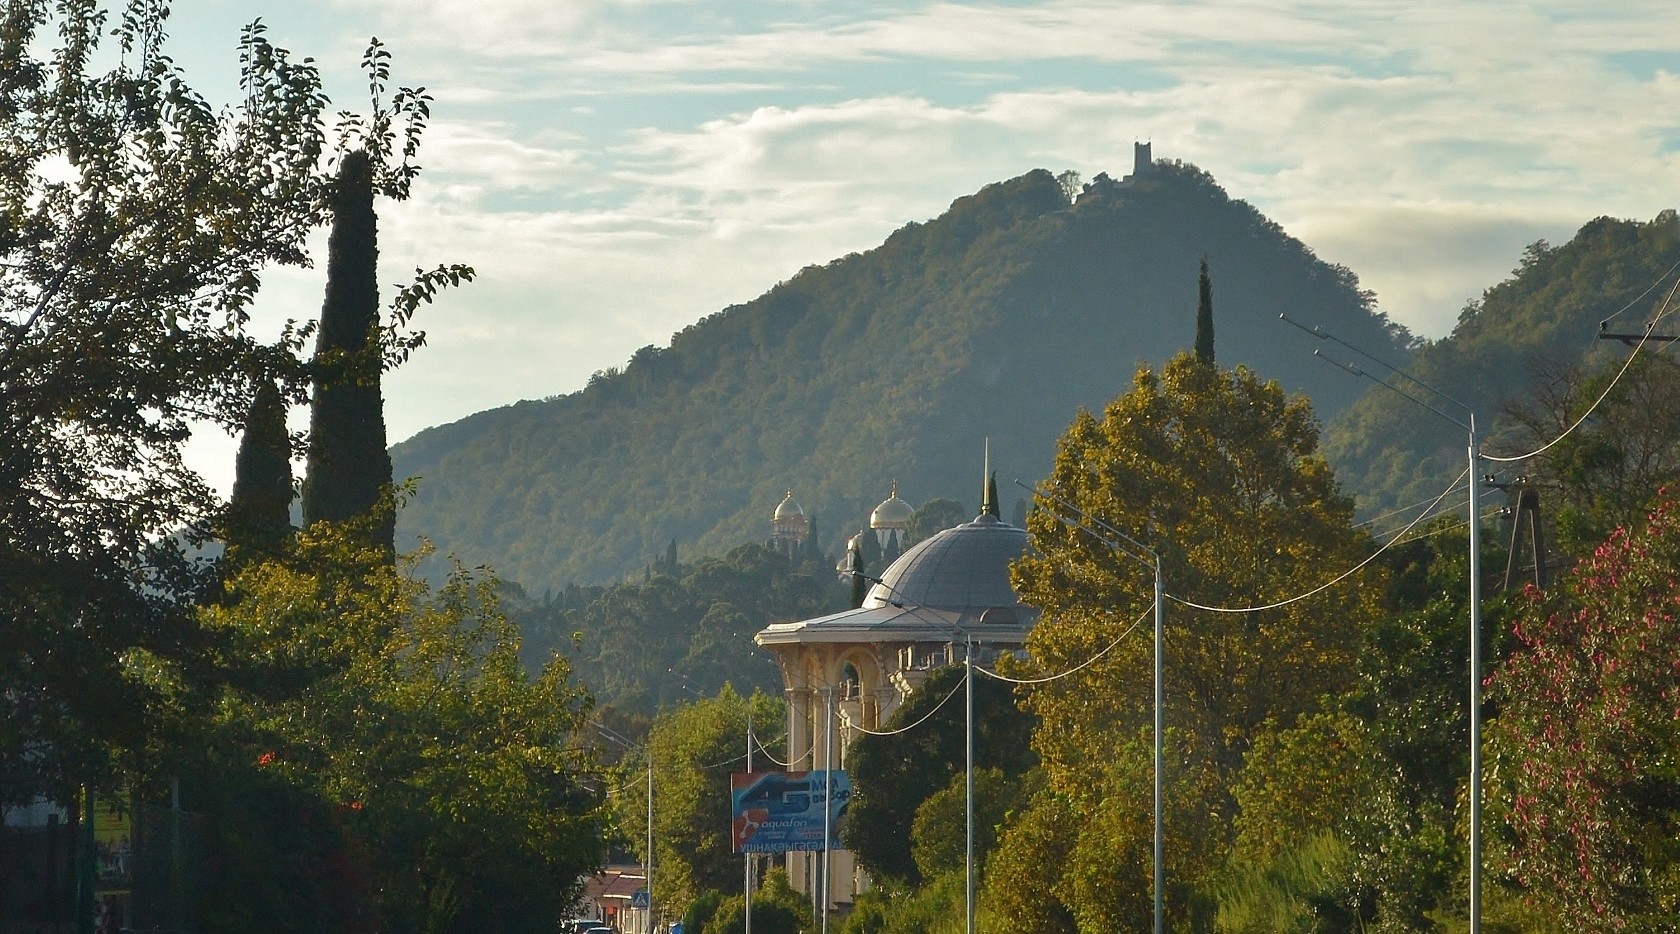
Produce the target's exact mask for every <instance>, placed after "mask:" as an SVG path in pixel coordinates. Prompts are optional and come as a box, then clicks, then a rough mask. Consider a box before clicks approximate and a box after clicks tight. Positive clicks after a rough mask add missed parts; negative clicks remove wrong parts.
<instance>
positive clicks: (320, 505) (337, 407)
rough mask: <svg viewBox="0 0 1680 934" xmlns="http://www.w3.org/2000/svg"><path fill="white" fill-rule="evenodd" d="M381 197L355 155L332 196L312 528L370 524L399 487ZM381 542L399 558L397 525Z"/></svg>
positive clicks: (317, 367)
mask: <svg viewBox="0 0 1680 934" xmlns="http://www.w3.org/2000/svg"><path fill="white" fill-rule="evenodd" d="M373 190H374V167H373V160H372V159H371V158H370V157H369V155H368V153H367V152H366V151H364V150H356V151H354V152H350V153H346V154H345V156H344V157H343V159H342V161H341V162H340V163H339V170H338V180H337V184H336V185H335V186H334V188H333V192H332V214H333V225H332V236H331V237H330V238H329V239H328V241H327V298H326V301H325V303H324V304H323V305H322V306H321V329H320V333H319V335H318V337H317V340H316V344H315V359H314V362H313V364H312V368H311V369H312V374H311V375H312V383H313V398H312V399H311V402H310V411H309V459H308V464H307V473H306V475H305V477H304V481H303V519H304V521H305V522H307V523H313V522H320V521H323V520H324V521H330V522H343V521H344V520H346V519H350V518H353V517H355V516H360V515H363V514H365V513H367V512H369V511H370V510H371V509H372V508H373V506H374V504H375V503H377V502H378V501H379V497H380V496H381V495H382V491H383V490H385V489H387V488H389V487H390V485H391V456H390V454H389V453H388V452H387V451H386V450H385V400H384V395H383V393H382V392H381V389H380V379H379V377H380V371H381V369H382V362H383V361H382V359H381V347H380V341H379V331H378V327H379V247H378V227H379V222H378V219H377V218H376V217H375V215H374V210H373ZM372 533H373V536H374V538H373V542H374V544H377V545H381V546H383V547H385V548H386V549H387V550H390V551H392V552H393V553H395V548H396V543H395V535H396V530H395V525H394V521H393V524H392V525H391V526H390V527H388V528H387V527H383V526H381V527H378V528H375V529H373V530H372Z"/></svg>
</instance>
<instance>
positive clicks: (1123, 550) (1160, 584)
mask: <svg viewBox="0 0 1680 934" xmlns="http://www.w3.org/2000/svg"><path fill="white" fill-rule="evenodd" d="M1015 485H1016V486H1019V487H1021V488H1022V489H1024V490H1026V491H1028V492H1029V493H1032V494H1033V495H1034V496H1041V497H1043V498H1045V499H1047V500H1050V501H1051V502H1053V503H1055V504H1057V505H1058V506H1061V507H1062V508H1063V509H1067V510H1069V511H1071V512H1073V513H1075V514H1077V515H1078V516H1079V517H1080V519H1083V520H1088V521H1090V522H1093V523H1095V524H1097V525H1099V526H1101V527H1102V528H1103V529H1104V530H1105V531H1107V532H1108V533H1109V534H1110V535H1113V536H1115V537H1114V538H1110V537H1108V536H1107V535H1103V534H1101V533H1099V532H1097V531H1096V530H1095V529H1093V528H1091V527H1090V526H1088V525H1086V524H1085V523H1084V522H1082V521H1077V520H1071V519H1068V518H1067V517H1065V516H1062V515H1059V514H1058V515H1057V516H1056V521H1057V522H1060V523H1062V524H1063V525H1065V526H1068V527H1069V528H1073V529H1078V530H1079V531H1081V532H1084V533H1085V534H1087V535H1089V536H1091V537H1092V538H1094V539H1096V540H1097V541H1099V542H1102V543H1103V544H1105V545H1107V546H1108V547H1109V548H1110V549H1111V550H1112V551H1114V553H1115V554H1119V555H1124V556H1126V557H1128V558H1131V559H1132V560H1133V561H1138V562H1141V563H1143V564H1144V565H1148V566H1152V567H1153V568H1154V569H1155V685H1154V687H1155V738H1154V750H1153V760H1154V761H1153V766H1154V769H1153V770H1154V773H1155V774H1154V785H1155V789H1154V791H1155V815H1154V816H1155V841H1154V849H1155V852H1154V870H1155V879H1154V887H1155V918H1154V921H1155V926H1154V932H1155V934H1162V932H1163V931H1164V930H1165V926H1164V916H1165V911H1164V903H1163V892H1164V891H1165V889H1166V842H1165V841H1166V830H1165V821H1164V819H1163V818H1164V815H1165V810H1166V808H1165V801H1166V797H1165V795H1164V794H1163V792H1162V782H1161V776H1162V774H1163V773H1164V771H1165V756H1164V755H1163V751H1162V750H1163V745H1164V743H1163V737H1164V736H1165V735H1166V707H1167V705H1166V690H1165V687H1164V683H1165V681H1164V677H1163V671H1164V669H1165V664H1164V662H1163V655H1164V654H1165V653H1164V647H1165V644H1166V638H1165V634H1166V605H1167V601H1166V586H1165V576H1164V575H1163V574H1162V572H1161V553H1160V552H1158V551H1156V550H1154V549H1153V548H1150V547H1148V546H1146V545H1144V544H1143V543H1142V542H1139V541H1138V540H1136V539H1134V538H1132V537H1131V536H1130V535H1127V534H1126V533H1125V532H1122V531H1120V530H1119V529H1117V528H1115V527H1114V526H1112V525H1110V524H1108V523H1107V522H1104V521H1103V520H1102V519H1099V518H1097V517H1096V516H1093V515H1091V514H1090V513H1088V512H1086V511H1085V510H1083V509H1080V508H1079V507H1078V506H1075V505H1074V504H1073V503H1070V502H1068V501H1067V500H1065V499H1062V498H1061V497H1059V496H1055V495H1052V494H1049V493H1046V492H1044V491H1043V490H1039V489H1035V488H1033V487H1030V486H1027V485H1026V484H1025V483H1022V482H1021V481H1020V480H1016V481H1015Z"/></svg>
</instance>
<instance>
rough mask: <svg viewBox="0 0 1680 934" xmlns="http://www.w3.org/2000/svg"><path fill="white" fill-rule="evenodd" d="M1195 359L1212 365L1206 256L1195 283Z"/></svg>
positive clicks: (1210, 284) (1210, 283)
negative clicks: (1196, 293)
mask: <svg viewBox="0 0 1680 934" xmlns="http://www.w3.org/2000/svg"><path fill="white" fill-rule="evenodd" d="M1196 286H1197V292H1198V293H1199V296H1198V300H1197V302H1196V359H1197V360H1200V361H1202V362H1203V363H1205V364H1207V365H1208V366H1212V365H1213V280H1212V279H1209V278H1208V268H1207V257H1205V256H1204V257H1202V275H1201V278H1200V279H1198V280H1197V283H1196Z"/></svg>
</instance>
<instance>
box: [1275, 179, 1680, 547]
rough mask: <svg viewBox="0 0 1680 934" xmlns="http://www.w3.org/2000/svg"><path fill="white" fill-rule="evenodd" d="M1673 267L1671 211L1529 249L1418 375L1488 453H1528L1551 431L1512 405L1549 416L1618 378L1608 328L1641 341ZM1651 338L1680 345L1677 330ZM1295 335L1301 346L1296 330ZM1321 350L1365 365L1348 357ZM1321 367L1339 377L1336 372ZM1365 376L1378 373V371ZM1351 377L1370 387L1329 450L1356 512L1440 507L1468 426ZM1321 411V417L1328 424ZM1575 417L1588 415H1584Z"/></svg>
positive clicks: (1602, 221)
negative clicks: (1548, 408) (1608, 370)
mask: <svg viewBox="0 0 1680 934" xmlns="http://www.w3.org/2000/svg"><path fill="white" fill-rule="evenodd" d="M1677 255H1680V224H1677V223H1676V215H1675V213H1674V211H1672V210H1666V211H1663V212H1662V213H1660V214H1658V215H1657V216H1656V218H1654V219H1653V220H1651V221H1649V222H1639V221H1630V220H1614V219H1611V218H1605V217H1601V218H1598V219H1596V220H1593V221H1591V222H1589V223H1588V224H1586V225H1585V226H1583V227H1582V228H1581V229H1580V231H1579V232H1577V233H1576V235H1575V236H1574V237H1573V238H1572V239H1571V240H1570V241H1569V242H1568V243H1566V244H1564V245H1563V246H1551V245H1549V244H1547V243H1546V242H1545V241H1540V242H1538V243H1535V244H1533V245H1531V246H1529V247H1528V249H1527V250H1525V251H1524V253H1523V256H1522V258H1521V261H1520V263H1519V265H1518V266H1517V268H1516V269H1515V270H1513V271H1512V274H1511V276H1510V278H1508V279H1506V280H1505V281H1503V282H1501V283H1499V284H1498V285H1495V286H1493V287H1492V288H1489V289H1488V290H1487V291H1486V292H1485V293H1483V295H1482V297H1481V299H1480V300H1478V301H1475V302H1472V303H1470V304H1469V305H1468V306H1466V307H1465V309H1464V310H1463V312H1462V313H1461V314H1460V315H1459V320H1458V325H1457V326H1456V327H1455V328H1454V329H1453V332H1452V334H1450V335H1448V336H1447V337H1445V338H1442V339H1441V340H1439V341H1435V342H1431V343H1428V344H1425V345H1423V346H1421V347H1420V348H1418V350H1417V352H1416V354H1415V355H1414V357H1413V359H1412V362H1411V364H1410V366H1409V370H1410V371H1411V373H1412V374H1413V375H1414V376H1416V377H1418V378H1419V379H1421V380H1423V381H1424V382H1426V383H1428V384H1429V385H1431V386H1433V387H1435V388H1437V389H1439V390H1441V391H1442V392H1444V393H1445V394H1446V395H1448V396H1451V397H1452V398H1453V399H1456V400H1459V402H1461V403H1462V404H1463V405H1468V406H1471V407H1473V408H1474V410H1475V414H1476V427H1477V431H1478V433H1479V434H1480V436H1481V439H1482V448H1483V450H1484V452H1486V453H1488V454H1494V455H1502V456H1516V455H1520V454H1526V453H1528V452H1529V451H1531V450H1533V449H1534V447H1535V446H1536V444H1537V443H1544V442H1545V441H1547V440H1550V437H1552V436H1554V435H1555V431H1548V432H1547V437H1545V438H1540V437H1537V436H1536V434H1535V432H1534V431H1533V430H1531V428H1530V427H1529V426H1527V425H1525V424H1524V422H1523V420H1522V419H1519V418H1516V417H1513V413H1512V409H1513V407H1516V408H1522V407H1527V406H1532V405H1536V404H1543V403H1541V402H1540V400H1542V399H1544V398H1547V397H1561V396H1564V395H1566V394H1568V393H1569V390H1570V388H1571V387H1570V386H1568V385H1565V384H1566V383H1569V382H1571V381H1575V380H1580V379H1583V378H1585V377H1586V376H1587V375H1588V374H1592V373H1594V372H1597V371H1600V370H1602V369H1603V368H1604V367H1606V366H1615V367H1618V368H1619V367H1620V365H1621V361H1623V360H1625V359H1626V357H1627V355H1628V353H1629V348H1628V347H1626V346H1624V345H1623V344H1622V343H1620V342H1617V341H1609V340H1601V339H1599V333H1600V324H1601V323H1603V322H1608V328H1607V330H1608V331H1609V332H1611V333H1632V334H1638V333H1639V332H1641V331H1642V330H1643V329H1644V326H1645V323H1646V322H1647V321H1650V320H1651V319H1652V317H1653V316H1654V314H1655V313H1656V311H1657V309H1658V307H1659V306H1660V305H1661V304H1662V303H1663V302H1664V301H1665V300H1666V299H1668V298H1669V295H1668V290H1669V288H1670V286H1671V285H1672V279H1671V278H1669V277H1670V276H1671V274H1672V273H1673V272H1674V267H1675V259H1676V256H1677ZM1332 330H1333V329H1332ZM1656 332H1657V333H1667V334H1673V333H1675V327H1674V326H1673V325H1672V319H1670V322H1669V323H1667V324H1665V325H1662V326H1659V327H1658V328H1657V329H1656ZM1296 336H1297V337H1304V335H1301V334H1300V333H1299V332H1296ZM1338 336H1340V335H1338ZM1305 343H1308V344H1312V343H1315V342H1314V341H1312V340H1311V339H1307V340H1305ZM1356 343H1357V342H1356ZM1662 346H1663V345H1659V344H1652V345H1649V346H1648V352H1652V353H1659V352H1662V351H1661V349H1660V348H1661V347H1662ZM1325 352H1326V354H1329V355H1335V356H1337V358H1338V359H1344V360H1351V361H1352V362H1354V363H1357V364H1364V363H1365V361H1363V360H1360V359H1358V358H1357V357H1354V356H1353V355H1351V354H1346V353H1341V352H1340V348H1336V347H1328V348H1326V350H1325ZM1390 362H1398V361H1390ZM1323 369H1325V370H1326V371H1328V372H1330V373H1331V374H1332V375H1335V372H1336V371H1335V370H1333V369H1331V368H1330V367H1323ZM1365 369H1369V370H1370V371H1372V372H1373V373H1381V372H1382V371H1381V369H1380V368H1378V367H1365ZM1343 378H1344V379H1345V380H1346V381H1347V382H1348V383H1352V384H1361V383H1362V384H1364V385H1366V386H1369V387H1370V389H1369V392H1368V393H1367V394H1366V395H1365V397H1364V398H1362V399H1360V400H1359V401H1358V402H1357V403H1356V404H1355V405H1353V406H1352V407H1351V408H1349V409H1347V410H1346V411H1344V412H1342V413H1340V414H1339V415H1337V416H1335V417H1334V418H1329V426H1328V427H1327V428H1326V430H1325V446H1324V450H1325V455H1326V457H1328V458H1329V460H1330V462H1331V464H1332V465H1334V466H1335V468H1336V472H1337V476H1338V477H1339V478H1340V480H1341V482H1342V486H1343V488H1344V489H1346V490H1349V491H1352V492H1355V493H1356V494H1358V496H1359V501H1360V508H1361V512H1364V513H1366V514H1370V513H1373V512H1376V511H1378V510H1380V509H1385V508H1391V507H1395V506H1400V505H1406V504H1410V503H1414V502H1418V501H1424V500H1429V499H1432V498H1433V497H1434V496H1435V495H1437V494H1439V493H1440V492H1441V490H1442V489H1444V488H1445V487H1446V486H1447V485H1448V484H1449V483H1450V482H1451V481H1452V480H1453V478H1454V477H1457V476H1459V474H1460V473H1461V472H1462V471H1463V470H1464V469H1465V467H1466V466H1467V453H1466V446H1467V442H1468V433H1467V432H1466V431H1465V429H1464V428H1461V427H1459V426H1457V425H1454V424H1453V423H1452V422H1450V421H1448V420H1447V419H1446V418H1443V417H1441V415H1440V414H1436V413H1431V412H1429V411H1427V410H1425V409H1424V408H1423V407H1422V406H1419V405H1417V404H1415V403H1413V402H1410V401H1408V400H1406V399H1405V398H1402V397H1401V396H1400V395H1399V394H1397V393H1394V392H1390V391H1388V390H1385V389H1383V388H1382V387H1379V386H1371V385H1370V384H1369V383H1368V382H1366V381H1363V380H1358V379H1355V378H1354V377H1352V376H1344V377H1343ZM1398 386H1399V388H1401V389H1405V390H1407V391H1408V392H1411V393H1413V394H1416V395H1418V396H1420V397H1421V398H1423V399H1424V401H1427V402H1429V403H1431V404H1432V405H1435V406H1437V407H1438V408H1440V409H1441V413H1443V414H1445V415H1449V416H1451V417H1452V418H1454V419H1458V420H1461V421H1462V420H1465V415H1466V413H1465V411H1464V409H1463V408H1461V407H1460V406H1458V405H1455V404H1453V403H1451V402H1447V401H1443V400H1442V399H1440V398H1439V397H1436V396H1432V395H1430V394H1429V393H1428V392H1427V391H1425V390H1423V389H1420V388H1418V387H1417V386H1416V385H1411V386H1408V385H1406V384H1405V383H1403V382H1401V383H1399V384H1398ZM1585 401H1586V402H1591V401H1592V400H1591V399H1588V400H1585ZM1324 411H1325V410H1324V408H1322V407H1321V409H1320V412H1321V414H1322V413H1324ZM1580 411H1581V412H1584V411H1585V407H1584V403H1583V404H1582V406H1581V407H1580ZM1560 414H1561V413H1560ZM1579 414H1580V412H1577V413H1575V415H1576V416H1578V415H1579ZM1326 417H1327V418H1328V416H1326ZM1570 420H1573V416H1572V417H1570V418H1569V419H1568V420H1566V421H1564V422H1563V424H1562V425H1558V426H1554V427H1555V428H1556V429H1557V430H1561V428H1562V427H1563V426H1566V425H1567V424H1568V422H1569V421H1570ZM1635 430H1637V428H1636V429H1635ZM1489 469H1492V470H1494V471H1495V472H1496V473H1502V474H1503V478H1504V479H1510V478H1511V477H1512V476H1514V475H1516V474H1519V473H1523V472H1527V471H1528V470H1530V468H1529V467H1528V466H1526V465H1517V466H1515V467H1510V466H1507V465H1494V467H1492V468H1489ZM1484 472H1487V470H1484ZM1649 492H1650V491H1649V490H1648V491H1646V495H1647V496H1648V495H1649ZM1643 502H1644V497H1641V498H1640V499H1639V501H1638V502H1637V503H1633V504H1630V505H1631V506H1634V507H1642V506H1643Z"/></svg>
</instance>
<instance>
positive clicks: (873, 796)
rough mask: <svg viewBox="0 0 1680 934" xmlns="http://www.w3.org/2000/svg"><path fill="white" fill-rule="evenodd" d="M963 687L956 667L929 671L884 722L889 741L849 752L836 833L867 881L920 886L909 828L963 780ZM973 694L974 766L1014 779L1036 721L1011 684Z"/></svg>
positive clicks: (1026, 763) (877, 739) (872, 740)
mask: <svg viewBox="0 0 1680 934" xmlns="http://www.w3.org/2000/svg"><path fill="white" fill-rule="evenodd" d="M962 684H963V669H962V668H961V667H959V666H955V665H952V666H949V667H946V668H941V669H939V670H937V671H935V672H933V673H932V674H931V675H929V676H928V679H927V680H926V681H924V682H923V683H922V685H921V686H920V687H919V688H917V689H916V691H915V692H914V693H913V694H911V695H910V697H909V699H908V700H906V701H905V702H904V704H903V705H902V706H900V707H899V708H898V709H897V710H896V711H894V712H893V715H892V716H891V717H888V718H887V722H886V723H885V724H883V726H882V732H883V733H888V734H891V735H873V734H864V735H862V736H859V737H858V738H857V739H856V740H854V741H853V742H852V745H851V747H850V748H849V749H848V750H847V754H846V756H847V758H846V770H847V772H849V773H850V775H851V779H852V789H853V790H852V803H851V806H850V808H851V810H850V813H849V816H848V818H847V820H846V825H845V827H844V828H843V829H842V831H841V833H842V835H843V840H844V842H845V844H846V848H847V849H849V850H851V851H852V852H853V853H854V854H855V855H856V856H857V859H858V862H859V864H861V865H862V866H863V867H864V868H866V869H867V870H868V871H869V873H870V874H871V875H872V876H876V877H880V878H885V879H892V880H897V881H899V882H902V883H906V884H910V885H915V884H917V883H919V882H920V881H921V878H922V876H921V871H920V869H919V868H918V866H917V860H916V858H915V856H914V853H913V847H914V843H913V834H912V828H913V827H914V825H915V821H916V817H917V812H918V811H919V810H920V809H921V807H922V806H923V803H924V802H926V801H927V800H928V799H929V798H931V797H933V796H934V795H935V794H936V793H938V792H939V791H940V790H942V789H944V788H946V787H947V786H948V785H950V783H951V782H952V780H953V777H956V778H960V777H961V776H962V772H963V765H964V762H965V760H966V752H965V743H966V732H965V726H964V724H965V720H966V716H965V712H964V706H963V705H964V703H965V700H964V698H963V696H962V692H963V690H965V689H964V688H963V687H962ZM974 687H975V692H974V724H975V738H974V754H975V766H976V767H978V768H995V769H1000V770H1001V772H1002V774H1004V775H1006V776H1008V777H1009V778H1010V779H1011V780H1013V779H1015V778H1016V777H1018V776H1020V775H1022V774H1024V773H1025V772H1026V771H1027V770H1028V769H1030V768H1031V767H1032V765H1033V761H1034V760H1033V755H1032V748H1031V743H1030V741H1029V739H1030V737H1031V736H1032V730H1033V725H1034V721H1033V718H1032V717H1030V716H1028V715H1026V714H1024V713H1022V712H1021V711H1020V709H1019V708H1017V707H1016V706H1015V702H1014V696H1013V692H1012V691H1011V690H1010V688H1009V686H1008V685H1006V684H1002V683H1000V682H998V681H994V680H992V679H990V678H981V679H980V680H979V681H977V682H975V685H974ZM936 708H937V711H938V712H937V713H934V710H935V709H936ZM930 714H931V716H929V715H930ZM924 717H927V718H928V719H927V720H926V722H923V723H921V724H920V725H919V726H916V727H915V728H914V729H911V730H908V731H906V732H903V733H896V734H893V733H892V731H894V730H898V729H902V728H904V727H908V726H910V725H911V724H915V723H917V722H918V721H921V720H922V719H923V718H924ZM992 803H995V802H992ZM988 806H990V803H989V804H988ZM958 826H959V827H960V826H961V822H960V821H959V823H958Z"/></svg>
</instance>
